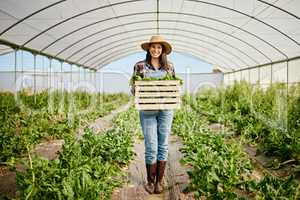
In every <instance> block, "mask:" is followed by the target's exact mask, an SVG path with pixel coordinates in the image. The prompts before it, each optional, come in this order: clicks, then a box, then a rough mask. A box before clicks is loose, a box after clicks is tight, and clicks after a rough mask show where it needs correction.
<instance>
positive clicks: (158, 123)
mask: <svg viewBox="0 0 300 200" xmlns="http://www.w3.org/2000/svg"><path fill="white" fill-rule="evenodd" d="M141 47H142V49H143V50H145V51H146V52H147V54H146V59H145V60H143V61H139V62H137V63H136V64H135V65H134V73H133V75H138V76H141V77H142V78H144V77H156V78H160V77H164V76H165V75H166V74H171V75H173V76H175V70H174V67H173V65H172V64H171V63H170V62H168V61H167V54H170V53H171V51H172V47H171V45H170V44H169V43H168V42H166V41H165V40H164V38H162V37H161V36H152V37H151V39H150V41H149V42H146V43H143V44H142V45H141ZM131 91H132V93H133V94H134V87H132V90H131ZM139 116H140V123H141V127H142V131H143V134H144V142H145V162H146V170H147V183H146V184H145V189H146V191H147V192H149V193H151V194H152V193H161V192H162V191H163V176H164V171H165V168H166V162H167V157H168V136H169V134H170V131H171V126H172V120H173V110H151V111H150V110H142V111H140V112H139Z"/></svg>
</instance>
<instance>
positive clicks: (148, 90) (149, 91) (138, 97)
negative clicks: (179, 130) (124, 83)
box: [135, 80, 181, 110]
mask: <svg viewBox="0 0 300 200" xmlns="http://www.w3.org/2000/svg"><path fill="white" fill-rule="evenodd" d="M180 101H181V100H180V83H179V81H178V80H161V81H136V82H135V107H136V109H137V110H165V109H177V108H180Z"/></svg>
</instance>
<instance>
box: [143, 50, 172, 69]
mask: <svg viewBox="0 0 300 200" xmlns="http://www.w3.org/2000/svg"><path fill="white" fill-rule="evenodd" d="M150 46H151V44H150ZM161 46H162V52H161V55H160V56H159V64H160V66H161V67H162V68H163V69H164V70H166V71H168V70H169V68H170V66H169V63H168V59H167V54H166V53H165V47H164V45H161ZM146 63H147V64H149V65H152V64H151V54H150V52H149V49H148V51H147V54H146Z"/></svg>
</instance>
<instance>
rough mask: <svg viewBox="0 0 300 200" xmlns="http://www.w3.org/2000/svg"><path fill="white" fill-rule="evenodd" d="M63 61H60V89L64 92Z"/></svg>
mask: <svg viewBox="0 0 300 200" xmlns="http://www.w3.org/2000/svg"><path fill="white" fill-rule="evenodd" d="M62 68H63V62H60V90H61V92H63V76H62V74H63V69H62Z"/></svg>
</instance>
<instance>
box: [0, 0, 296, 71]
mask: <svg viewBox="0 0 300 200" xmlns="http://www.w3.org/2000/svg"><path fill="white" fill-rule="evenodd" d="M0 5H1V6H0V20H1V23H0V54H4V53H7V52H9V51H11V50H12V49H10V48H7V46H10V47H12V48H14V49H24V50H28V51H31V52H33V53H37V54H42V55H46V56H49V57H52V58H57V59H59V60H61V61H65V62H68V63H71V64H77V65H80V66H83V67H87V68H90V69H96V70H98V69H100V68H102V67H103V66H105V65H107V64H109V63H110V62H113V61H115V60H117V59H120V58H123V57H126V56H128V55H130V54H133V53H136V52H140V51H142V50H141V48H140V44H141V43H142V42H145V41H148V40H149V38H150V36H151V35H156V34H160V35H163V36H164V37H165V38H166V39H167V40H168V41H170V43H171V44H172V45H173V49H174V51H176V52H179V53H187V54H191V55H194V56H196V57H198V58H200V59H202V60H204V61H206V62H208V63H211V64H213V65H217V66H219V67H221V68H222V69H224V71H234V70H238V69H242V68H248V67H253V66H257V65H263V64H266V63H272V62H277V61H279V60H286V59H293V58H295V57H299V56H300V21H299V16H300V1H299V0H247V1H246V0H240V1H236V0H211V1H209V0H206V1H200V0H124V1H118V0H106V1H104V0H103V1H99V0H89V1H82V0H72V1H71V0H69V1H66V0H61V1H57V0H43V1H40V0H26V1H20V0H7V1H1V2H0ZM1 44H2V45H1Z"/></svg>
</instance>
